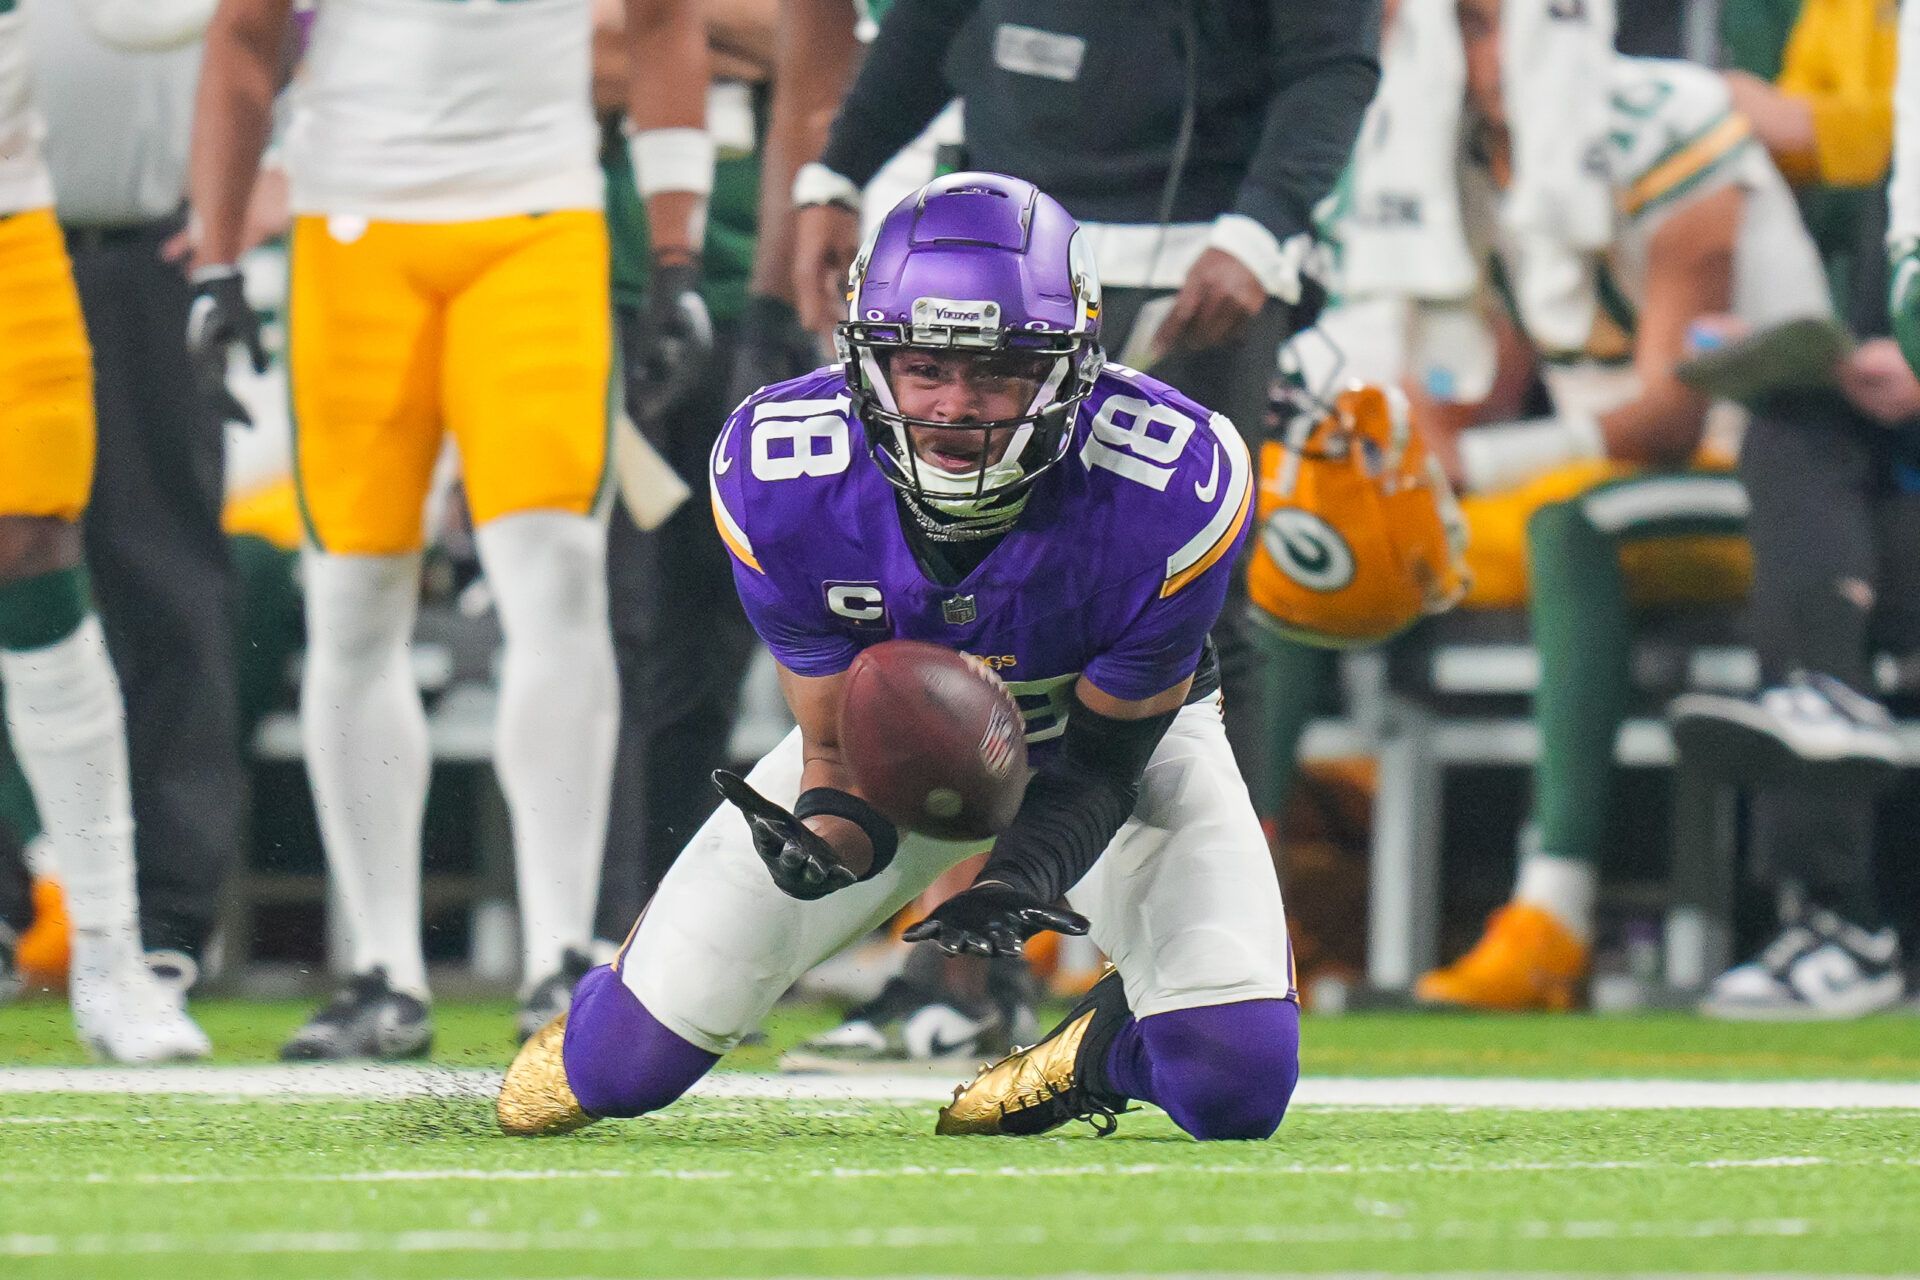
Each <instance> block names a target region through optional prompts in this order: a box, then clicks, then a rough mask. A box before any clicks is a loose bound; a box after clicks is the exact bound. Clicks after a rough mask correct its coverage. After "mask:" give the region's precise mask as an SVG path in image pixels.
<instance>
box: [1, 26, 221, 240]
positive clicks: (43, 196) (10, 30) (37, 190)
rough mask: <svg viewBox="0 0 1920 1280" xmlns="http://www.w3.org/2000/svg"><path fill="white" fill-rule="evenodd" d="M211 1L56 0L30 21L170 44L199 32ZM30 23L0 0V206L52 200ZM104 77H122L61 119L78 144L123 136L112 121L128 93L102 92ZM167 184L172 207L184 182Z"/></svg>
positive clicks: (120, 114)
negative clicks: (68, 120)
mask: <svg viewBox="0 0 1920 1280" xmlns="http://www.w3.org/2000/svg"><path fill="white" fill-rule="evenodd" d="M214 4H215V0H55V2H54V3H53V4H52V5H51V6H42V8H45V9H47V10H48V12H47V13H44V14H39V15H38V16H36V17H35V18H34V23H33V25H34V28H35V31H36V32H38V30H39V28H40V25H41V23H42V21H43V19H44V20H45V21H46V22H48V23H50V24H51V23H61V24H69V23H74V22H75V20H76V18H77V19H79V20H81V21H84V22H85V23H86V25H87V26H88V27H89V28H91V30H92V38H93V39H94V40H95V41H96V42H98V41H105V42H107V43H108V44H111V45H115V46H118V47H119V48H120V49H146V50H162V49H171V48H177V47H179V46H181V45H183V44H185V43H187V42H190V41H192V40H195V39H197V38H198V37H199V34H200V32H202V31H203V30H205V29H206V25H207V19H208V18H209V17H211V16H212V14H213V8H214ZM27 27H28V23H27V13H26V10H25V9H24V8H23V7H22V0H0V213H17V212H19V211H20V210H22V209H39V208H44V207H46V206H47V205H50V204H52V203H53V183H52V180H51V178H50V176H49V174H48V171H47V166H46V162H45V157H44V155H43V143H44V139H45V135H46V125H45V123H44V121H43V120H42V119H41V116H40V112H39V110H38V108H37V106H36V103H35V97H34V83H33V80H34V76H33V62H34V59H33V58H32V57H31V56H30V50H29V37H28V30H27ZM61 29H62V30H63V31H64V27H62V28H61ZM35 44H36V46H37V44H38V40H37V37H36V39H35ZM195 61H196V63H197V61H198V59H197V55H196V56H195ZM103 84H112V85H114V86H115V87H116V88H119V87H121V86H122V85H123V84H124V82H123V81H119V80H113V81H100V82H97V83H95V84H94V85H93V93H92V95H91V96H92V99H93V101H91V102H90V103H89V104H88V106H89V114H88V115H87V116H86V117H84V118H82V119H79V120H76V121H74V122H73V123H72V124H70V125H63V126H62V128H63V130H65V131H66V132H68V133H70V134H72V135H73V136H74V137H75V139H76V143H75V145H84V146H88V147H92V146H96V145H97V144H99V143H100V141H101V138H105V137H107V136H108V135H110V134H111V135H113V137H114V138H116V139H123V137H124V135H123V133H122V131H120V130H118V129H117V128H116V127H115V126H117V125H119V124H120V123H121V122H123V121H125V120H126V119H127V107H126V99H125V97H124V96H122V95H120V94H115V93H105V92H101V91H100V90H101V85H103ZM127 132H131V131H127ZM96 134H97V135H99V136H97V137H96ZM182 141H183V144H184V139H183V140H182ZM108 145H111V142H109V144H108ZM121 154H124V153H121ZM172 185H174V187H175V190H174V191H173V194H172V197H171V199H170V201H169V203H168V206H167V207H168V208H169V209H171V208H173V207H175V206H177V205H178V204H179V203H180V194H181V192H180V190H179V187H180V186H182V185H184V183H173V184H172Z"/></svg>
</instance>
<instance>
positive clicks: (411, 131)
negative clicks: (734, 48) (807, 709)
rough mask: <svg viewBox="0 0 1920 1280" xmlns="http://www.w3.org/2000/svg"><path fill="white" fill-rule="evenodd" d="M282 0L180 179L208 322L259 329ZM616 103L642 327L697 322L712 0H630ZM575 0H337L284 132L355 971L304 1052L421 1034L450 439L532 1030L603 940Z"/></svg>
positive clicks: (597, 356) (332, 747) (316, 654)
mask: <svg viewBox="0 0 1920 1280" xmlns="http://www.w3.org/2000/svg"><path fill="white" fill-rule="evenodd" d="M291 9H292V3H291V0H223V3H222V4H221V6H220V9H219V11H218V13H217V14H216V16H215V19H214V22H213V26H212V28H211V30H210V31H209V33H208V38H207V52H206V63H205V68H204V70H203V73H202V78H201V85H200V98H199V103H198V109H197V114H196V119H195V125H194V146H193V163H192V179H191V194H192V202H193V208H194V213H195V215H196V217H197V218H198V220H199V223H200V240H199V244H198V247H197V250H196V254H195V260H194V280H195V284H196V296H195V313H194V316H193V319H192V322H191V324H192V331H191V333H190V343H191V345H192V346H193V347H194V349H195V350H197V351H199V352H201V353H203V354H204V356H205V358H208V359H210V360H218V359H223V358H224V354H225V350H226V348H227V347H229V346H230V345H232V344H234V343H236V342H244V343H246V344H248V345H250V346H253V347H254V348H255V350H256V353H257V338H256V336H255V331H254V320H253V317H252V313H251V312H250V311H249V310H248V309H247V307H246V303H245V299H244V298H243V296H242V291H241V281H240V277H239V273H238V270H237V269H236V267H235V266H234V261H235V257H236V253H237V250H238V248H239V242H240V235H241V226H242V221H243V218H244V214H245V209H246V204H247V196H248V193H249V191H250V189H251V188H252V185H253V182H254V177H255V174H256V172H257V170H258V167H259V162H260V154H261V150H262V147H263V145H264V143H265V141H266V136H267V133H268V128H269V122H270V117H271V112H272V108H273V99H274V95H275V90H276V88H277V85H278V72H279V68H280V64H281V58H282V50H283V46H284V45H285V44H286V43H287V37H288V34H289V31H290V26H289V19H290V17H291ZM627 15H628V21H627V25H626V30H627V37H628V39H629V41H630V42H631V44H630V48H631V51H632V56H631V63H630V65H631V66H632V67H633V69H634V75H633V84H632V92H631V98H630V109H629V116H630V117H631V119H632V121H633V122H634V124H635V126H636V132H635V134H634V136H633V141H632V145H633V151H634V157H635V161H636V169H637V170H638V183H639V186H640V188H641V193H642V195H643V196H646V197H648V202H649V210H648V212H649V217H650V223H651V227H652V246H653V254H654V263H653V266H654V278H655V280H656V282H657V283H658V284H659V286H660V287H659V288H658V289H657V290H656V293H655V305H654V308H653V311H652V312H651V314H650V316H649V322H650V325H651V330H650V332H651V334H652V337H653V340H654V341H656V342H658V343H660V344H661V345H662V347H663V348H666V347H671V348H673V349H674V350H676V351H687V350H690V349H694V348H697V347H698V346H699V345H700V343H701V342H702V341H703V340H704V339H705V337H706V336H707V333H708V331H707V329H706V324H705V316H704V313H703V312H702V311H701V310H700V307H699V301H698V295H697V294H696V293H695V292H694V285H695V283H696V282H697V267H698V262H697V256H696V255H697V249H696V246H697V245H698V243H699V239H698V237H699V227H700V223H701V221H702V220H703V218H704V202H705V198H706V194H707V192H708V191H709V190H710V188H711V185H712V167H713V148H712V143H711V141H710V139H709V138H708V137H707V135H706V132H705V130H704V128H703V118H704V110H705V97H706V91H707V51H706V42H705V37H704V33H703V29H702V25H701V21H700V15H699V13H698V11H697V8H696V6H695V5H694V4H693V3H692V0H628V3H627ZM591 26H592V24H591V13H590V5H589V0H514V2H512V3H507V2H505V0H457V2H456V0H319V3H318V4H317V5H316V6H315V12H314V17H313V23H312V27H311V30H310V32H309V33H308V36H307V45H306V49H305V56H304V61H303V64H302V66H301V69H300V71H299V74H298V75H297V77H296V79H295V81H294V84H293V87H292V92H291V98H292V102H291V107H292V110H291V118H290V122H289V124H288V128H287V133H286V138H285V162H286V168H287V171H288V176H289V181H290V184H291V205H292V209H293V213H294V215H295V218H294V228H293V235H292V248H291V267H290V273H291V284H290V298H289V328H290V374H291V380H292V401H293V414H294V423H295V437H296V447H295V465H296V479H297V482H298V487H299V494H300V500H301V511H302V515H303V519H304V523H305V535H306V542H305V548H304V554H303V560H304V572H305V579H306V609H307V633H308V648H307V665H306V673H305V680H304V685H303V691H302V727H303V731H304V734H305V741H306V754H307V764H308V769H309V774H310V777H311V779H312V785H313V791H314V799H315V804H316V807H317V809H318V811H319V819H320V828H321V835H322V838H323V841H324V843H325V845H326V850H327V857H328V862H329V867H330V869H331V871H332V873H333V877H334V880H335V883H336V885H337V886H338V890H339V894H340V898H341V900H342V902H343V903H344V904H345V908H346V917H347V925H348V932H349V934H350V936H351V938H352V951H353V954H352V970H353V978H352V980H351V982H350V983H348V984H347V986H346V987H345V988H343V990H342V991H341V992H340V993H339V995H338V996H336V998H335V999H334V1000H333V1001H332V1002H331V1003H330V1004H329V1005H327V1007H326V1008H325V1009H323V1010H322V1011H321V1012H320V1013H319V1014H318V1015H316V1016H315V1017H314V1018H313V1019H312V1020H311V1021H310V1022H309V1023H308V1024H307V1025H306V1026H305V1027H303V1028H302V1029H301V1030H300V1031H299V1032H297V1033H296V1034H295V1035H294V1037H293V1038H292V1039H291V1040H290V1041H289V1042H288V1043H287V1045H286V1046H285V1048H284V1050H283V1053H284V1054H285V1056H287V1057H290V1058H338V1057H348V1056H374V1057H399V1056H407V1055H414V1054H419V1053H423V1052H425V1051H426V1049H427V1047H428V1044H429V1041H430V1038H431V1034H432V1031H431V1023H430V1019H429V1014H428V1009H427V998H428V995H427V983H426V969H425V964H424V959H423V955H422V949H421V941H420V870H419V859H420V826H421V816H422V810H423V808H424V805H425V800H426V788H427V778H428V770H429V764H430V761H429V756H428V746H427V734H426V720H425V716H424V714H423V712H422V708H421V704H420V699H419V695H418V693H417V691H416V689H415V688H414V685H413V681H412V676H411V670H410V667H409V665H408V661H407V651H408V640H409V636H410V633H411V629H412V622H413V612H414V601H415V595H416V591H417V580H418V574H419V568H420V554H421V545H422V506H423V501H424V499H425V496H426V493H427V488H428V484H429V480H430V476H431V473H432V470H433V467H434V464H435V460H436V459H437V458H438V457H439V456H440V453H441V448H442V440H443V437H445V436H447V435H451V436H452V438H453V441H454V443H455V445H456V446H457V448H458V452H459V457H460V464H461V469H462V472H463V474H464V478H465V485H466V494H467V498H468V501H469V504H470V506H471V510H472V514H473V518H474V522H475V525H476V528H477V534H476V541H477V544H478V548H479V553H480V559H481V563H482V565H483V566H484V567H485V569H486V572H487V575H488V578H489V579H490V581H491V584H492V587H493V592H494V597H495V600H496V601H497V603H498V606H499V610H500V617H501V622H502V626H503V630H504V632H505V637H506V650H505V654H504V658H503V661H502V665H501V671H500V712H499V724H498V738H497V744H496V749H495V753H494V761H495V768H496V771H497V773H498V776H499V778H500V782H501V788H502V790H503V792H504V793H505V796H506V800H507V805H508V809H509V813H510V815H511V819H512V825H513V834H514V845H515V858H516V868H517V873H518V881H519V892H520V910H521V923H522V941H523V948H524V955H523V960H524V965H525V973H524V977H525V983H526V985H525V987H524V988H523V1008H522V1012H521V1015H520V1024H519V1025H520V1031H521V1034H522V1036H524V1035H526V1034H528V1033H529V1032H530V1031H531V1030H532V1029H534V1028H535V1027H538V1026H539V1025H540V1024H541V1023H542V1022H544V1021H545V1020H546V1019H547V1018H549V1017H550V1016H552V1015H553V1014H554V1013H555V1012H557V1011H558V1010H559V1009H563V1008H565V1007H566V1003H567V1000H568V998H569V994H570V988H571V985H572V984H571V982H570V981H568V979H567V976H566V975H567V974H568V973H569V972H570V971H571V972H577V971H578V970H579V969H581V968H584V963H583V961H582V958H581V956H580V954H579V953H581V952H584V951H585V949H586V948H587V946H588V944H589V941H590V937H591V926H592V919H593V905H594V897H595V894H596V891H597V886H598V878H599V866H600V858H601V851H602V845H603V839H604V833H605V826H606V814H607V798H608V788H609V779H610V775H611V769H612V762H613V751H614V737H615V729H616V713H617V706H618V700H617V696H616V678H615V669H614V658H613V650H612V645H611V642H610V639H609V636H608V629H607V603H606V594H605V591H606V588H605V542H606V532H605V526H604V523H603V519H602V517H603V507H602V496H603V488H604V485H603V480H604V474H605V470H606V461H607V452H608V450H607V430H608V422H609V396H610V391H609V387H610V344H611V338H610V327H611V321H610V314H611V312H610V305H609V299H608V265H607V253H608V250H607V237H606V229H605V225H604V221H603V216H602V212H601V209H602V193H603V184H602V179H601V175H600V171H599V168H598V166H597V164H596V153H597V142H598V130H597V128H596V125H595V121H594V116H593V109H592V102H591V92H590V90H591V60H590V51H589V40H590V35H591Z"/></svg>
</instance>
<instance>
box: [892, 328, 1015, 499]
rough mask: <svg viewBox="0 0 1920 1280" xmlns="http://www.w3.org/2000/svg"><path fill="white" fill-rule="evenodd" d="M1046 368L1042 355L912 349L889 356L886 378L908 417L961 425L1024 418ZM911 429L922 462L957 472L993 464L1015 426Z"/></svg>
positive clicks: (1004, 453)
mask: <svg viewBox="0 0 1920 1280" xmlns="http://www.w3.org/2000/svg"><path fill="white" fill-rule="evenodd" d="M1045 372H1046V359H1045V358H1044V357H1035V356H1029V355H1014V354H1006V353H993V354H979V353H964V352H956V351H926V350H917V349H908V350H905V351H895V352H892V353H891V354H890V356H889V357H888V366H887V382H888V384H889V385H890V386H891V387H892V388H893V402H894V404H895V405H896V406H897V407H898V408H899V410H900V412H901V413H902V414H904V415H905V416H907V417H909V418H922V419H926V420H928V421H931V422H951V423H954V424H955V425H956V427H961V426H964V424H967V423H978V422H991V421H994V420H996V419H1001V418H1017V417H1020V416H1021V415H1022V414H1024V413H1026V412H1027V407H1028V406H1029V405H1031V404H1032V403H1033V398H1034V396H1036V395H1038V394H1039V391H1040V383H1041V380H1042V378H1043V377H1044V376H1045ZM908 434H909V436H910V437H911V439H912V440H913V452H914V454H915V456H916V457H918V458H919V460H920V461H921V462H923V463H925V464H927V465H928V466H934V467H938V468H940V469H941V470H942V471H947V472H952V473H954V474H961V473H965V472H972V471H977V470H979V469H980V468H982V467H990V466H992V465H993V464H994V463H996V462H998V461H1000V459H1001V458H1003V457H1005V456H1006V452H1007V446H1008V445H1009V444H1010V443H1011V442H1012V440H1013V429H1012V428H1005V429H1001V430H993V431H985V432H983V431H980V430H977V429H972V428H969V429H965V430H960V429H956V430H953V431H941V430H939V429H937V428H931V427H909V428H908Z"/></svg>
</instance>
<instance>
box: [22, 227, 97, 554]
mask: <svg viewBox="0 0 1920 1280" xmlns="http://www.w3.org/2000/svg"><path fill="white" fill-rule="evenodd" d="M92 486H93V362H92V353H91V351H90V350H89V349H88V347H87V328H86V324H85V322H84V321H82V319H81V317H80V295H79V294H78V293H77V292H76V291H75V289H74V287H73V270H72V268H71V266H69V264H68V262H67V247H66V241H65V240H64V239H63V238H62V237H61V234H60V226H59V224H58V223H57V222H55V221H54V218H53V211H52V210H51V209H29V210H26V211H24V212H21V213H12V214H0V516H57V517H59V518H60V519H63V520H77V519H79V517H80V513H81V512H82V511H84V510H86V506H87V494H88V492H89V490H90V489H91V488H92Z"/></svg>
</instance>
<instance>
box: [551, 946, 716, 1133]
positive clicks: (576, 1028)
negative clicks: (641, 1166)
mask: <svg viewBox="0 0 1920 1280" xmlns="http://www.w3.org/2000/svg"><path fill="white" fill-rule="evenodd" d="M561 1058H562V1060H563V1061H564V1062H565V1063H566V1067H567V1084H568V1085H569V1086H571V1087H572V1089H573V1096H574V1097H576V1098H578V1099H580V1105H581V1106H583V1107H585V1108H586V1109H587V1114H589V1115H593V1116H638V1115H645V1114H646V1113H647V1112H649V1111H658V1110H659V1109H660V1108H662V1107H664V1106H666V1105H667V1104H668V1103H669V1102H672V1101H673V1100H674V1099H675V1098H678V1097H679V1096H680V1095H681V1094H683V1093H685V1092H686V1091H687V1090H688V1089H691V1088H692V1087H693V1084H694V1082H695V1081H696V1080H698V1079H699V1078H700V1077H701V1076H703V1075H705V1074H707V1071H708V1069H709V1068H711V1067H712V1066H713V1064H714V1063H716V1062H718V1061H720V1055H719V1054H717V1053H708V1052H707V1051H706V1050H705V1049H702V1048H700V1047H698V1046H697V1045H691V1044H688V1043H687V1042H686V1041H685V1040H682V1039H681V1038H680V1037H679V1036H677V1035H675V1034H674V1033H673V1032H671V1031H669V1030H667V1029H666V1028H665V1027H663V1026H661V1025H660V1020H659V1019H658V1018H655V1017H654V1016H653V1015H652V1014H650V1013H648V1012H647V1007H646V1006H645V1005H643V1004H641V1003H640V999H639V997H638V996H636V995H634V994H633V992H631V991H629V990H627V984H626V983H624V982H622V981H621V980H620V975H619V974H617V973H615V972H614V971H613V970H612V969H610V968H608V967H607V966H605V965H601V966H600V967H599V968H596V969H592V970H589V971H588V973H587V976H586V977H584V978H582V979H580V985H579V986H577V987H575V988H574V989H573V1009H572V1012H571V1013H569V1014H568V1015H567V1040H566V1044H565V1045H564V1046H563V1047H562V1049H561Z"/></svg>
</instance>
